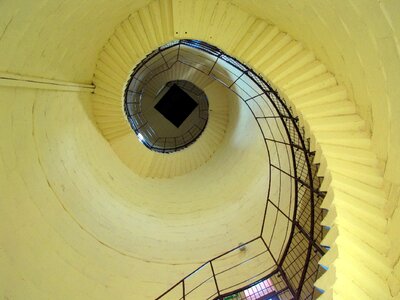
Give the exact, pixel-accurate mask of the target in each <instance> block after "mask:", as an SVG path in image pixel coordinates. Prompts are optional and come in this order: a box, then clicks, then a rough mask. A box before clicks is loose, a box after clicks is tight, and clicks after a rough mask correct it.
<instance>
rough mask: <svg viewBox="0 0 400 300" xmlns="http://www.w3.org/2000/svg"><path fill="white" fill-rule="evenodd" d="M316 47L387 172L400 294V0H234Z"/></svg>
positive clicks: (394, 281)
mask: <svg viewBox="0 0 400 300" xmlns="http://www.w3.org/2000/svg"><path fill="white" fill-rule="evenodd" d="M233 2H235V3H236V4H237V5H239V6H241V7H243V8H244V9H245V10H247V11H249V12H251V13H253V14H254V15H257V16H258V17H260V18H262V19H266V20H268V21H269V22H271V23H272V24H275V25H277V26H278V27H279V28H281V29H282V30H284V31H287V32H289V33H290V34H291V35H292V36H293V37H294V38H296V39H297V40H299V41H301V42H302V43H304V44H305V45H306V46H307V47H308V48H309V49H312V50H313V51H314V53H315V54H316V56H317V57H318V58H319V59H320V60H321V61H322V62H324V64H325V65H326V66H327V67H328V69H329V71H331V72H332V73H334V74H335V75H336V78H337V79H338V81H339V82H340V83H342V84H344V85H345V86H346V88H347V92H348V94H349V97H350V99H351V100H352V101H354V102H355V103H356V104H357V111H358V112H359V113H360V114H361V116H362V117H363V119H364V120H366V121H367V122H368V124H369V127H370V130H371V135H372V142H373V143H372V146H373V148H374V150H375V152H376V153H377V155H378V157H379V158H380V159H381V163H382V165H383V167H384V170H385V179H386V188H385V190H386V193H387V194H388V196H389V197H388V203H387V206H386V209H385V211H386V216H387V217H388V218H389V225H388V229H387V232H388V234H389V237H390V240H391V242H392V246H391V250H390V251H389V253H388V257H389V260H390V263H391V264H392V266H394V273H392V275H391V277H390V278H389V282H390V286H391V289H392V291H393V294H394V295H400V293H399V290H400V264H399V260H400V252H399V249H400V245H399V238H398V236H399V234H400V231H399V228H400V192H399V189H400V185H399V184H400V179H399V178H400V171H399V170H400V156H399V153H400V134H399V130H400V101H399V100H400V85H399V82H400V72H399V69H400V22H399V20H400V2H399V1H396V0H384V1H375V0H356V1H353V0H348V1H347V0H343V1H322V2H321V1H317V0H315V1H314V0H311V1H290V0H288V1H282V0H272V1H262V0H250V1H246V4H245V5H244V4H243V1H240V0H234V1H233Z"/></svg>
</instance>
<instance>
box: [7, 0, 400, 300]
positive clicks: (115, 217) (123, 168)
mask: <svg viewBox="0 0 400 300" xmlns="http://www.w3.org/2000/svg"><path fill="white" fill-rule="evenodd" d="M143 4H146V5H138V9H135V10H134V11H132V12H130V15H129V16H128V17H127V18H126V19H125V20H123V21H122V22H120V20H122V18H119V24H117V22H116V23H115V25H116V27H115V30H114V32H113V33H112V34H111V36H110V38H109V40H108V41H107V42H106V44H105V45H104V47H103V48H102V50H101V51H100V54H99V55H98V59H97V62H96V65H95V68H94V72H93V74H94V76H93V85H91V84H75V83H72V81H79V76H80V73H79V72H80V71H79V70H76V69H68V68H66V69H65V70H66V72H67V73H68V72H69V73H70V74H74V73H76V75H75V76H70V77H69V78H68V80H69V82H67V81H59V80H56V79H43V78H46V76H45V75H46V74H47V73H46V72H47V71H46V70H45V69H43V68H44V67H41V66H38V67H36V70H41V71H38V72H37V73H36V74H34V72H29V71H28V72H27V73H23V72H14V71H13V68H12V67H10V68H4V72H3V73H2V74H1V79H0V80H1V81H0V85H1V89H0V93H1V96H0V97H1V98H2V99H4V101H3V100H2V101H1V109H0V112H1V114H2V120H3V121H2V123H3V124H2V129H1V131H0V132H1V136H2V141H3V146H2V149H1V154H2V158H3V159H2V162H1V163H2V169H3V170H5V171H4V172H1V175H2V180H1V181H2V194H3V195H4V197H5V199H6V202H5V204H4V208H5V209H4V210H2V213H1V215H2V219H3V222H4V224H5V226H2V227H3V229H2V239H1V248H0V262H1V266H2V269H3V270H6V271H1V277H0V278H1V280H0V281H1V282H2V283H0V288H1V289H0V291H2V296H3V297H5V299H7V298H8V299H28V298H29V299H43V298H46V297H47V298H53V299H54V298H60V296H61V295H67V297H69V298H71V297H72V298H76V299H80V298H93V299H109V298H110V297H111V296H114V297H115V296H118V297H120V298H123V299H125V298H126V299H152V298H156V297H157V296H159V295H161V294H162V293H163V292H164V291H166V290H168V289H169V287H171V286H173V285H174V284H175V283H176V282H178V281H179V280H180V279H181V278H183V277H185V276H186V275H187V274H189V273H191V272H192V271H193V270H195V269H196V268H197V267H198V266H199V265H201V264H202V263H204V262H206V261H208V260H210V259H212V258H213V257H214V256H217V255H219V254H221V253H223V252H224V251H226V250H228V249H233V248H237V245H238V242H246V241H248V240H250V239H251V238H252V235H251V234H252V231H254V230H253V228H257V230H258V227H259V225H260V224H259V223H260V220H261V219H262V218H257V217H259V215H262V214H263V206H262V205H261V204H260V203H258V202H256V201H255V200H251V199H257V198H260V197H261V198H262V197H263V195H264V194H265V192H266V191H265V188H264V187H263V185H264V183H265V181H266V180H267V177H268V176H270V175H266V174H267V172H266V168H265V167H264V166H260V163H259V162H260V161H262V160H263V159H264V160H265V156H264V155H265V153H264V148H263V147H264V145H263V143H264V141H263V140H262V139H260V135H259V133H257V132H256V130H255V129H256V127H257V126H256V124H252V123H251V121H250V120H251V118H252V116H251V115H250V114H249V115H246V113H244V112H243V108H241V106H240V104H237V103H236V102H235V101H234V100H233V98H234V97H233V96H232V95H230V94H229V92H227V91H226V90H225V89H223V88H221V86H219V85H218V84H216V83H215V82H214V81H213V80H212V78H210V77H207V76H204V74H201V73H199V72H192V71H190V69H186V68H184V67H181V68H177V69H175V70H172V71H171V72H170V73H165V76H166V78H173V79H175V80H177V79H179V80H182V79H190V80H191V81H192V82H195V83H196V84H197V85H198V86H199V87H200V88H202V89H203V90H204V91H205V92H206V94H207V95H208V97H209V100H210V101H209V104H210V116H209V120H208V124H207V127H206V129H205V131H204V132H203V134H202V135H201V136H200V138H199V139H198V140H197V141H196V142H195V143H194V144H193V145H191V146H190V147H188V148H187V149H184V150H182V151H178V152H174V153H170V154H164V153H157V152H154V151H149V149H148V148H146V147H144V145H143V144H142V143H141V142H140V140H139V139H137V138H136V137H135V134H134V132H133V131H132V129H131V127H130V125H129V123H128V122H127V120H126V116H125V112H124V109H123V103H124V91H125V87H126V85H127V82H128V80H129V78H130V76H131V74H132V72H133V70H134V68H135V66H137V65H138V64H139V63H140V62H141V61H143V60H144V59H145V58H146V57H147V55H148V54H150V53H151V52H152V51H154V50H155V49H159V48H160V47H162V46H163V45H168V44H169V43H171V42H173V41H179V40H199V41H204V42H206V43H208V44H210V45H213V46H215V47H217V48H219V49H221V50H222V51H224V52H225V53H227V54H229V55H231V56H232V57H234V58H236V59H237V60H238V61H240V62H242V63H243V64H245V65H246V66H248V67H249V68H251V69H252V70H253V71H254V72H255V73H257V74H258V75H259V76H260V77H262V78H264V80H266V81H267V82H268V83H269V84H270V86H271V87H272V88H273V89H274V90H276V91H277V93H278V94H279V95H280V96H281V97H282V99H283V100H284V101H285V102H286V104H287V105H288V106H289V107H290V108H291V110H292V112H293V115H295V116H297V117H298V120H299V124H300V126H301V127H304V134H305V138H306V139H308V140H309V144H310V149H309V150H310V152H311V154H312V156H311V158H313V163H314V164H315V165H316V166H317V167H318V176H319V177H320V178H323V180H322V183H321V185H320V187H319V192H322V193H323V194H324V195H325V193H326V195H325V198H324V200H323V202H322V204H321V208H323V209H325V210H326V215H325V217H324V219H323V220H322V225H323V226H324V227H325V228H326V229H327V231H326V235H325V237H324V239H323V240H322V241H321V242H320V243H321V245H322V246H323V247H325V248H326V249H327V251H326V254H325V255H324V256H323V257H322V258H321V260H320V261H319V264H320V266H321V267H322V268H323V269H325V272H324V273H323V274H322V275H321V276H320V278H319V279H318V280H317V281H316V282H315V287H316V288H318V290H319V291H320V292H321V295H320V296H319V297H318V298H319V299H332V298H334V299H391V298H392V297H393V296H395V295H393V292H391V290H390V289H389V285H388V282H387V281H388V278H389V277H390V274H391V273H392V272H393V271H392V266H391V265H390V263H389V261H388V258H387V253H388V252H390V247H391V243H390V239H389V237H388V234H387V226H388V225H387V223H388V220H387V216H386V215H385V211H384V208H385V205H386V203H387V193H385V191H384V169H383V167H382V164H381V163H380V162H379V160H378V159H377V156H376V154H375V153H374V151H373V147H372V146H373V143H372V141H371V135H370V132H369V128H368V126H367V124H366V122H365V121H364V120H363V119H362V118H361V117H360V115H359V114H358V113H357V107H356V105H355V104H354V102H353V101H350V100H349V96H348V89H347V88H346V87H345V86H344V85H342V84H340V83H338V80H337V78H336V77H335V75H334V74H332V73H330V72H329V71H328V68H327V67H326V66H325V65H324V64H323V63H322V62H320V61H319V60H318V59H316V57H315V55H314V53H313V52H312V51H310V50H308V49H307V48H306V47H304V46H303V45H302V43H301V42H300V41H297V40H295V39H293V38H292V37H291V36H290V35H289V34H287V33H285V32H283V31H281V30H280V29H279V28H278V27H276V26H273V25H271V24H268V23H267V22H266V21H264V20H262V19H260V18H258V17H256V16H254V15H253V14H251V13H249V12H246V11H245V10H242V8H241V7H239V6H237V5H235V4H232V3H230V2H228V1H222V0H215V1H214V0H212V1H195V0H189V1H187V0H185V1H182V0H156V1H151V2H146V1H145V2H144V3H143ZM103 13H104V12H103ZM49 18H51V16H49ZM67 20H68V18H67V17H66V18H65V22H67ZM31 39H32V40H33V41H34V37H31ZM0 41H1V39H0ZM21 46H22V47H23V45H21ZM20 51H22V50H20ZM17 54H18V53H17ZM17 54H13V53H11V52H9V53H6V54H2V52H0V57H5V58H8V57H12V55H17ZM42 55H44V57H45V55H46V53H43V54H42ZM60 58H62V59H66V60H67V59H68V57H64V56H63V53H62V51H61V52H60V56H59V57H58V58H54V60H53V61H51V63H55V64H57V61H58V60H59V59H60ZM84 59H85V58H82V62H83V61H84ZM24 63H26V64H28V63H27V62H23V61H16V62H15V64H17V65H18V64H20V65H21V66H23V64H24ZM33 64H34V63H33ZM10 65H12V63H11V62H10ZM28 65H29V64H28ZM2 66H4V64H2ZM49 66H50V63H49ZM49 66H47V68H49V69H51V68H50V67H49ZM22 69H23V68H22ZM15 70H19V69H18V68H17V67H16V68H15ZM27 70H29V68H28V69H27ZM32 70H33V69H32ZM41 72H42V73H41ZM13 73H20V74H27V75H28V74H29V75H30V76H22V75H16V74H13ZM50 77H51V76H50ZM58 78H60V77H58ZM12 100H16V101H12ZM217 100H221V101H217ZM243 114H244V116H243ZM235 124H236V125H235ZM237 124H241V125H242V126H245V127H244V128H245V129H243V127H242V129H240V128H237V127H240V126H238V125H237ZM246 126H247V127H246ZM93 136H96V137H95V138H93ZM88 141H90V142H88ZM240 143H243V144H242V146H240ZM233 144H235V148H234V149H235V151H232V149H233V148H232V147H233V146H232V145H233ZM42 145H48V146H47V147H43V146H42ZM99 149H101V150H99ZM224 149H225V150H224ZM229 155H231V157H229ZM99 162H102V163H103V164H101V163H100V164H99ZM224 165H226V168H223V167H222V166H224ZM115 166H117V167H115ZM246 166H247V168H246ZM60 170H61V171H60ZM228 170H231V172H228ZM242 170H245V171H242ZM211 173H213V174H214V175H213V176H209V174H211ZM228 173H229V175H228ZM208 176H209V178H208V179H207V177H208ZM225 177H226V178H225ZM199 178H206V179H201V180H203V181H201V182H200V179H199ZM222 178H225V180H226V181H223V179H222ZM33 179H34V180H33ZM197 181H198V184H197ZM218 181H220V182H222V184H224V183H225V184H226V187H225V188H224V191H218V189H219V188H218V185H217V184H216V183H215V182H218ZM235 182H236V185H235V184H234V183H235ZM213 184H214V185H215V187H214V186H213ZM181 186H182V187H183V186H185V189H187V190H190V189H191V190H194V191H195V192H196V193H197V194H198V196H196V197H194V198H193V199H186V198H185V193H184V192H183V191H182V192H179V191H176V187H181ZM204 186H206V187H210V191H209V192H210V193H214V194H215V195H216V196H213V199H208V198H207V192H208V191H202V190H201V189H202V187H203V189H204ZM225 189H226V190H228V191H225ZM160 195H165V197H160ZM168 195H170V196H168ZM190 196H191V195H189V197H187V198H190ZM160 198H162V199H160ZM164 198H165V199H164ZM110 199H118V201H109V200H110ZM182 199H183V200H182ZM215 199H219V200H218V201H215V202H214V200H215ZM231 199H234V200H231ZM83 200H84V201H83ZM240 214H242V217H240V216H239V217H238V215H240ZM15 216H18V217H15ZM235 217H237V219H238V220H237V223H236V224H234V220H235ZM224 218H227V221H226V222H225V221H221V220H222V219H224ZM190 222H191V224H189V223H190ZM229 224H231V225H229ZM232 224H233V225H232ZM149 233H157V234H155V236H148V234H149ZM229 233H230V234H232V233H234V234H233V235H229ZM127 237H130V238H127ZM190 252H193V253H195V254H196V258H194V257H193V255H192V254H191V253H190ZM117 257H118V258H117ZM120 257H121V259H120ZM37 274H39V276H37ZM45 274H49V275H48V276H46V275H45ZM50 274H53V276H50ZM75 276H76V277H75ZM60 280H65V282H64V284H60ZM393 280H395V283H394V284H393V283H392V286H397V284H398V278H397V279H396V278H395V279H393ZM396 280H397V281H396ZM18 286H23V288H21V289H19V290H18ZM71 287H76V289H75V288H74V289H72V288H71ZM47 288H49V290H50V291H48V290H47ZM314 296H315V294H314ZM183 298H184V296H183ZM187 299H192V298H189V297H188V298H187ZM193 299H194V298H193Z"/></svg>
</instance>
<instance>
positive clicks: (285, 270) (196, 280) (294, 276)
mask: <svg viewBox="0 0 400 300" xmlns="http://www.w3.org/2000/svg"><path fill="white" fill-rule="evenodd" d="M176 64H183V65H185V66H187V67H188V68H191V69H192V70H194V71H195V72H201V73H203V74H205V75H207V76H209V77H210V78H212V79H214V80H217V81H218V82H220V83H221V84H222V85H224V86H225V87H226V88H227V89H229V90H231V91H232V92H233V93H235V94H236V95H237V97H238V98H240V99H241V100H242V101H243V102H244V103H245V104H246V106H247V107H248V108H249V109H250V111H251V113H252V114H253V116H254V119H255V121H256V122H257V124H258V127H259V129H260V137H262V138H263V139H264V142H265V147H266V159H265V161H263V162H260V163H268V164H269V174H270V176H269V182H266V184H267V185H268V193H267V195H266V197H265V199H260V201H263V202H265V211H264V216H263V220H262V222H261V228H260V231H259V235H258V236H256V237H255V238H254V239H252V240H250V241H247V242H245V243H243V244H240V245H238V246H237V247H235V248H233V249H230V250H228V251H227V252H225V253H223V254H221V255H219V256H217V257H214V258H212V259H210V260H209V261H208V262H206V263H204V264H203V265H201V266H200V267H199V268H198V269H196V270H195V271H193V272H192V273H191V274H189V275H187V276H186V277H184V278H183V279H182V280H180V281H179V282H178V283H176V284H175V285H174V286H172V287H171V288H170V289H169V290H168V291H166V292H165V293H163V294H162V295H161V296H160V297H158V298H157V299H257V298H251V297H250V298H249V297H247V296H246V291H249V290H251V288H252V287H255V286H257V285H258V284H260V282H265V280H268V282H269V286H268V289H269V291H267V292H266V294H265V293H264V294H263V295H264V296H265V295H271V299H312V298H313V297H314V296H315V293H317V291H315V289H314V287H313V283H314V282H315V280H316V279H317V277H318V276H319V271H320V270H319V269H318V263H317V262H318V261H319V259H320V258H321V257H322V255H323V254H324V249H322V248H321V247H320V246H319V243H320V241H321V240H322V235H323V232H322V228H321V226H320V225H319V224H320V222H321V220H322V211H321V209H320V208H319V207H320V204H321V202H322V199H323V197H324V193H322V192H320V191H319V186H320V180H319V178H318V177H317V175H316V173H317V169H316V167H315V166H313V165H312V160H313V155H314V154H313V153H311V152H310V151H309V145H308V142H307V141H306V140H304V138H303V136H304V134H303V130H302V128H301V127H300V124H299V121H298V119H297V118H296V117H295V116H293V114H292V111H291V110H290V108H289V107H288V106H287V105H286V103H285V101H284V100H283V99H281V98H280V97H279V95H278V94H277V92H276V91H275V90H274V89H273V88H271V86H270V85H269V84H268V83H267V82H266V81H265V80H263V79H262V78H261V77H260V76H259V75H257V74H255V73H254V72H253V71H252V70H251V69H250V68H248V67H247V66H245V65H244V64H242V63H240V62H239V61H237V60H236V59H235V58H233V57H231V56H229V55H227V54H226V53H224V52H222V51H221V50H219V49H218V48H216V47H214V46H211V45H209V44H206V43H204V42H201V41H194V40H180V41H174V42H172V43H169V44H167V45H165V46H163V47H160V48H158V49H157V50H155V51H153V52H152V53H151V54H149V55H148V56H147V57H146V59H145V60H143V61H142V62H141V63H140V64H139V65H138V66H137V67H136V68H135V70H134V72H133V74H132V76H131V79H130V81H129V84H128V86H127V89H126V91H125V104H124V107H125V112H126V114H127V118H128V120H129V122H130V124H131V126H132V128H133V129H134V130H135V132H137V128H139V127H140V126H143V124H142V125H141V124H137V123H135V120H134V119H133V116H132V112H133V111H134V110H138V108H136V107H134V105H135V103H138V102H137V101H136V102H135V101H134V99H135V97H141V96H142V93H140V92H138V91H142V90H143V87H144V86H146V84H147V83H148V82H145V81H142V80H141V78H146V77H147V78H149V76H148V74H152V75H153V76H150V78H153V77H154V76H158V75H159V74H161V73H163V72H167V71H168V70H170V69H171V68H173V67H174V65H176ZM235 297H236V298H235ZM273 297H275V298H273Z"/></svg>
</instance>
